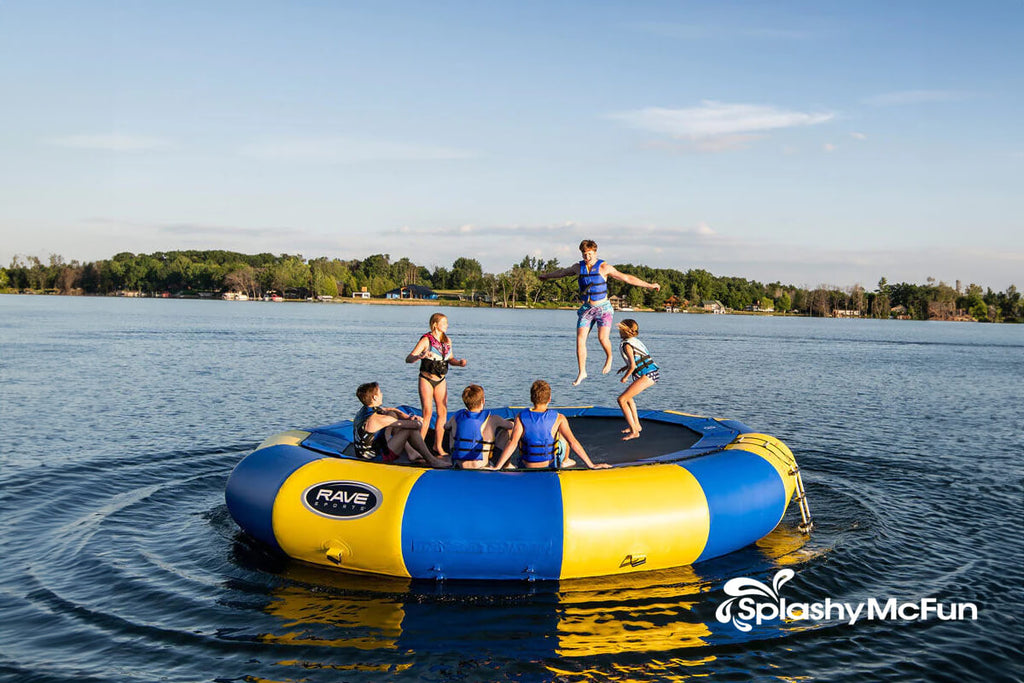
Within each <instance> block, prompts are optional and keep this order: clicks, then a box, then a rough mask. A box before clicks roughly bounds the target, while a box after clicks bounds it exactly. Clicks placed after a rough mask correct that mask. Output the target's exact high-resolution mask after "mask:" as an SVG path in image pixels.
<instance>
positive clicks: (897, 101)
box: [861, 90, 969, 107]
mask: <svg viewBox="0 0 1024 683" xmlns="http://www.w3.org/2000/svg"><path fill="white" fill-rule="evenodd" d="M967 97H969V95H968V93H965V92H960V91H957V90H901V91H899V92H889V93H882V94H880V95H872V96H871V97H866V98H864V99H863V100H861V101H862V102H863V103H864V104H868V105H871V106H873V107H897V106H902V105H908V104H924V103H928V102H956V101H958V100H963V99H966V98H967Z"/></svg>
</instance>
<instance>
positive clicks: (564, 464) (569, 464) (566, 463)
mask: <svg viewBox="0 0 1024 683" xmlns="http://www.w3.org/2000/svg"><path fill="white" fill-rule="evenodd" d="M575 466H576V461H575V460H573V459H572V458H566V459H565V460H563V461H562V464H561V465H560V467H561V468H563V469H565V468H566V467H575Z"/></svg>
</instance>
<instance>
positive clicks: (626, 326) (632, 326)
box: [618, 318, 640, 337]
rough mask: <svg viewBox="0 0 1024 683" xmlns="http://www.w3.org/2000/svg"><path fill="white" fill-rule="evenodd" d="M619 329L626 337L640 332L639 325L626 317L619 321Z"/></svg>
mask: <svg viewBox="0 0 1024 683" xmlns="http://www.w3.org/2000/svg"><path fill="white" fill-rule="evenodd" d="M618 327H619V329H620V330H622V331H623V332H625V333H626V336H627V337H635V336H637V335H638V334H640V326H639V325H637V324H636V321H635V320H633V319H632V318H626V319H625V320H622V321H620V322H619V325H618Z"/></svg>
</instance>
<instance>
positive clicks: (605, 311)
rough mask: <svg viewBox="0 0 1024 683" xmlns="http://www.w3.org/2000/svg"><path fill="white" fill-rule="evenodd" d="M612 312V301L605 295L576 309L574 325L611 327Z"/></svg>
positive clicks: (579, 326)
mask: <svg viewBox="0 0 1024 683" xmlns="http://www.w3.org/2000/svg"><path fill="white" fill-rule="evenodd" d="M612 313H613V309H612V302H611V301H608V299H607V297H606V298H604V299H601V300H600V301H596V302H594V303H592V304H583V305H582V306H580V308H579V310H578V311H576V316H577V320H576V327H577V328H581V327H591V328H592V327H594V325H597V326H598V327H611V326H612Z"/></svg>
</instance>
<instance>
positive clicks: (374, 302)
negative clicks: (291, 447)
mask: <svg viewBox="0 0 1024 683" xmlns="http://www.w3.org/2000/svg"><path fill="white" fill-rule="evenodd" d="M0 295H8V296H25V297H35V296H43V297H52V296H57V297H67V298H81V299H162V300H163V299H166V300H174V301H218V302H222V303H225V304H229V303H230V304H245V303H261V304H264V303H265V304H272V303H276V304H327V305H332V304H356V305H362V306H420V307H424V306H433V307H444V308H489V309H496V310H517V311H527V310H528V311H575V310H576V308H577V307H576V306H523V305H516V306H490V305H488V304H486V303H482V302H474V301H457V300H453V299H385V298H367V299H363V298H342V297H336V298H333V299H329V300H326V301H315V300H312V299H284V300H282V301H266V300H264V299H248V300H245V301H232V300H225V299H221V298H220V297H214V296H209V297H200V296H172V297H171V296H146V295H139V296H124V295H115V294H105V295H97V294H56V293H35V292H34V293H24V292H0ZM615 313H617V314H628V313H665V314H669V315H671V314H683V315H741V316H759V317H766V318H821V317H827V318H832V319H845V320H875V319H876V318H871V317H870V316H812V315H808V314H806V313H779V312H774V311H735V310H731V309H730V310H726V311H723V312H718V313H715V312H713V311H705V310H703V309H693V308H690V309H686V310H675V311H659V310H656V309H653V308H634V309H632V310H619V309H616V310H615ZM888 320H901V319H900V318H888ZM921 322H977V321H974V320H972V321H958V320H931V321H921Z"/></svg>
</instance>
